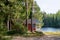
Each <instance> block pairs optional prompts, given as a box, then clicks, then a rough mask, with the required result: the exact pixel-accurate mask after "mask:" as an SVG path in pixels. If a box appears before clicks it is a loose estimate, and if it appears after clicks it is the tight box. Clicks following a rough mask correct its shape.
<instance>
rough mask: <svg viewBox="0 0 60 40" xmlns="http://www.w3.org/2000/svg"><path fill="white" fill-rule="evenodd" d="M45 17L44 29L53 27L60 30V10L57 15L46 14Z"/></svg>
mask: <svg viewBox="0 0 60 40" xmlns="http://www.w3.org/2000/svg"><path fill="white" fill-rule="evenodd" d="M43 15H44V17H43V19H44V20H43V22H44V26H43V27H53V28H60V16H59V15H60V10H58V12H56V13H50V14H47V13H46V12H44V14H43Z"/></svg>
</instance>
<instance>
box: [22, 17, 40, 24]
mask: <svg viewBox="0 0 60 40" xmlns="http://www.w3.org/2000/svg"><path fill="white" fill-rule="evenodd" d="M23 23H24V24H26V20H24V22H23ZM27 23H28V24H31V19H28V20H27ZM36 23H40V21H38V20H37V19H35V18H32V24H36Z"/></svg>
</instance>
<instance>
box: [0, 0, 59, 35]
mask: <svg viewBox="0 0 60 40" xmlns="http://www.w3.org/2000/svg"><path fill="white" fill-rule="evenodd" d="M33 2H34V3H33ZM29 18H30V19H31V18H36V19H38V20H39V21H40V22H41V25H40V26H41V27H54V28H60V11H58V12H56V13H55V14H53V13H51V14H48V13H46V12H42V11H41V9H40V8H39V6H38V5H37V3H36V1H34V0H29V1H26V0H0V31H1V33H3V31H4V32H5V31H9V30H20V31H21V32H22V33H24V32H26V27H25V26H24V25H23V21H24V20H27V19H29ZM23 30H24V31H23ZM22 33H21V34H22Z"/></svg>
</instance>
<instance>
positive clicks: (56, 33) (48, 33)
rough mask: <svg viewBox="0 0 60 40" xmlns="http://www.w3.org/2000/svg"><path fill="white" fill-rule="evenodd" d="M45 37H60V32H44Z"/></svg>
mask: <svg viewBox="0 0 60 40" xmlns="http://www.w3.org/2000/svg"><path fill="white" fill-rule="evenodd" d="M44 34H45V35H55V36H60V32H44Z"/></svg>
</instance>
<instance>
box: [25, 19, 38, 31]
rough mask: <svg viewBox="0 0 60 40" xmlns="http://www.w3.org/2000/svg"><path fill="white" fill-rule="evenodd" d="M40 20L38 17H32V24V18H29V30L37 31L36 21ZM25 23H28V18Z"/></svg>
mask: <svg viewBox="0 0 60 40" xmlns="http://www.w3.org/2000/svg"><path fill="white" fill-rule="evenodd" d="M37 22H38V20H37V19H34V18H33V19H32V25H31V19H28V20H27V24H28V27H27V28H28V31H32V32H34V31H36V23H37ZM24 24H25V25H26V20H25V21H24Z"/></svg>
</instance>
